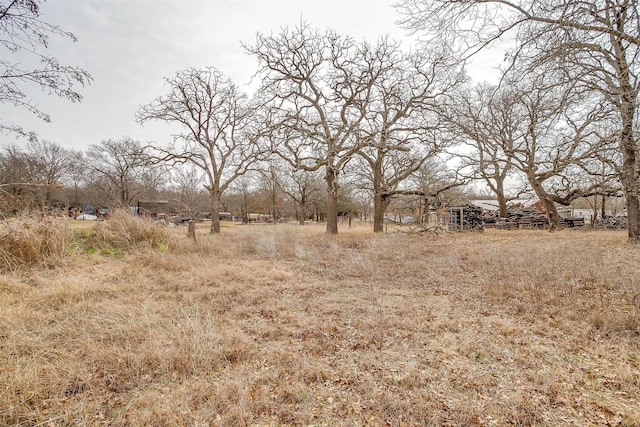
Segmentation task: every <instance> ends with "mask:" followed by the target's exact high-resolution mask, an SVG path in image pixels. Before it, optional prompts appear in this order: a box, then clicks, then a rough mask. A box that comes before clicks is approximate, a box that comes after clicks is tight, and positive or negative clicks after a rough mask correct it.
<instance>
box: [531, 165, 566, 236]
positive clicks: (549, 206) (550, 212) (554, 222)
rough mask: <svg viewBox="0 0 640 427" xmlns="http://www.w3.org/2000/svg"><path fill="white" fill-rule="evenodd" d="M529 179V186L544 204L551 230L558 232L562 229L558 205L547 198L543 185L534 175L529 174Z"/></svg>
mask: <svg viewBox="0 0 640 427" xmlns="http://www.w3.org/2000/svg"><path fill="white" fill-rule="evenodd" d="M527 178H528V179H529V184H531V187H532V188H533V191H534V192H535V193H536V196H538V199H540V201H541V202H542V203H543V204H544V208H545V210H546V211H547V218H548V219H549V230H551V231H556V230H559V229H560V215H558V209H556V204H555V203H554V202H553V200H551V199H549V197H547V192H546V191H545V189H544V188H543V187H542V184H541V183H540V182H539V181H538V180H537V179H535V176H533V175H532V174H527Z"/></svg>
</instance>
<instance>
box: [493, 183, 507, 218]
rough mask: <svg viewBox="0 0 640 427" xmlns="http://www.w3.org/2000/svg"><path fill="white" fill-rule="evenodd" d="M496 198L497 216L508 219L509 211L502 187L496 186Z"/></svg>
mask: <svg viewBox="0 0 640 427" xmlns="http://www.w3.org/2000/svg"><path fill="white" fill-rule="evenodd" d="M496 197H497V198H498V215H500V218H506V217H508V216H509V211H508V210H507V198H506V197H505V195H504V188H502V185H499V186H498V191H496Z"/></svg>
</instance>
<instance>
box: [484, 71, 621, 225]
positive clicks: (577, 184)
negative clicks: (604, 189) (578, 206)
mask: <svg viewBox="0 0 640 427" xmlns="http://www.w3.org/2000/svg"><path fill="white" fill-rule="evenodd" d="M550 74H551V73H542V74H540V75H539V76H537V77H536V76H530V79H528V80H526V81H525V82H519V86H516V85H511V86H506V87H508V90H506V87H505V91H504V92H503V93H502V96H501V97H500V99H501V100H502V102H500V103H497V104H493V105H491V107H490V108H492V109H494V111H495V112H496V113H499V115H498V114H496V115H494V116H495V117H502V118H504V119H507V123H508V124H509V129H510V132H502V131H501V130H502V129H504V128H505V126H504V125H505V121H504V120H495V121H490V122H487V123H485V126H486V127H487V128H490V127H493V128H494V131H493V132H490V133H487V134H486V135H485V136H488V135H492V136H489V138H488V140H489V141H490V142H491V141H492V143H493V144H496V145H499V146H500V150H502V151H503V152H504V153H505V154H506V155H507V156H508V157H509V159H510V160H511V163H512V164H513V166H514V167H515V168H517V169H518V170H520V171H521V172H522V173H523V174H524V175H525V176H526V177H527V181H528V183H529V185H530V186H531V188H532V189H533V191H534V192H535V194H536V195H537V197H538V198H539V199H540V201H541V202H542V203H543V204H544V206H545V209H546V212H547V216H548V218H549V224H550V227H551V229H552V230H554V229H557V228H559V227H560V218H559V216H558V211H557V208H556V205H555V204H556V203H559V204H562V205H569V204H570V203H571V201H573V200H575V199H576V198H579V197H583V196H585V195H587V194H593V193H595V192H598V191H600V188H599V185H598V184H597V183H595V182H591V183H588V182H587V181H585V180H580V179H578V178H579V177H580V176H584V175H589V174H591V173H596V172H593V171H592V169H591V165H592V164H593V160H594V159H597V158H598V157H599V156H602V154H603V153H605V152H606V150H607V149H610V146H611V138H610V137H609V135H608V134H607V133H606V132H603V130H605V129H606V128H607V124H608V123H610V122H609V119H610V116H611V109H610V108H607V105H606V104H605V103H604V102H598V100H599V99H598V98H597V97H593V96H590V95H589V94H585V95H583V96H578V95H577V94H576V92H575V91H574V90H573V88H571V87H566V86H565V85H563V84H558V83H557V81H555V80H553V79H552V78H551V77H550ZM505 99H508V100H509V101H508V102H504V101H505ZM600 101H601V100H600ZM483 137H484V136H483Z"/></svg>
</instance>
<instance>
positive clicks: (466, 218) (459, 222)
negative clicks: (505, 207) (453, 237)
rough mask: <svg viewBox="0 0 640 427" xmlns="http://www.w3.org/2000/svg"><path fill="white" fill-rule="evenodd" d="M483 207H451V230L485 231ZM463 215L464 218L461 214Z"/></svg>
mask: <svg viewBox="0 0 640 427" xmlns="http://www.w3.org/2000/svg"><path fill="white" fill-rule="evenodd" d="M482 213H483V209H482V208H481V207H478V206H474V205H469V204H467V205H462V206H451V207H450V208H449V221H448V223H449V231H483V230H484V220H483V215H482ZM461 215H462V218H460V216H461Z"/></svg>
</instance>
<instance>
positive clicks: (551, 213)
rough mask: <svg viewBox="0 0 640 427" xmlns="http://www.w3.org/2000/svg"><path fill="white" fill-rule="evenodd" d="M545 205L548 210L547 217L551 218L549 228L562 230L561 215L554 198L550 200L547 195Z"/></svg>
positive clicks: (544, 199)
mask: <svg viewBox="0 0 640 427" xmlns="http://www.w3.org/2000/svg"><path fill="white" fill-rule="evenodd" d="M542 200H543V203H544V207H545V209H546V210H547V218H549V230H551V231H556V230H560V228H561V227H560V215H558V209H557V208H556V204H555V203H554V202H553V200H549V199H547V198H546V197H544V198H543V199H542Z"/></svg>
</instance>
